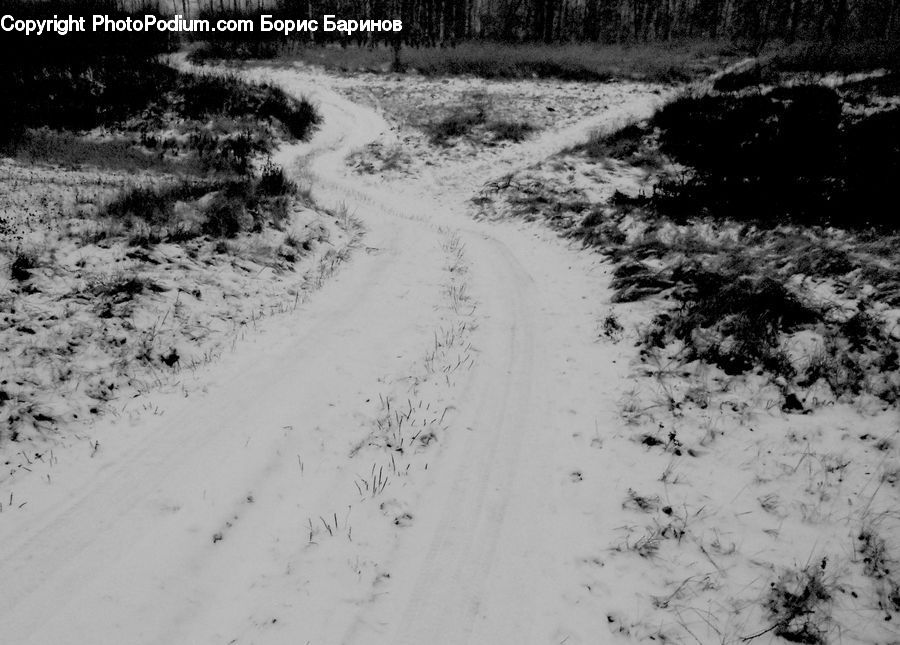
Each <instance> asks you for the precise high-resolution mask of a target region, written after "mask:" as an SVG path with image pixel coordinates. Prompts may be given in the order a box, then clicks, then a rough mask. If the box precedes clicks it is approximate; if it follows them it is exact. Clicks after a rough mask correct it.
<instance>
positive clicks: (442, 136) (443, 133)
mask: <svg viewBox="0 0 900 645" xmlns="http://www.w3.org/2000/svg"><path fill="white" fill-rule="evenodd" d="M486 121H487V109H486V107H485V106H484V105H482V104H480V103H476V104H474V105H461V106H457V107H455V108H453V109H451V110H450V112H449V113H448V114H447V115H446V116H444V117H443V118H441V119H438V120H435V121H431V122H429V123H427V124H425V125H424V126H423V129H424V130H425V132H426V133H427V134H428V136H429V137H430V138H431V142H432V143H434V144H437V145H446V144H447V142H448V141H449V140H450V139H454V138H456V137H462V136H465V135H467V134H469V132H471V131H472V129H473V128H474V127H475V126H479V125H482V124H484V123H485V122H486Z"/></svg>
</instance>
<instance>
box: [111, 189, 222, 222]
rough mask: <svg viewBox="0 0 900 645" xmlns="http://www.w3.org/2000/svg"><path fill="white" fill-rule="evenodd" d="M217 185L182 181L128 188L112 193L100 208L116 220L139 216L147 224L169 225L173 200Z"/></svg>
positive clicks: (185, 198) (200, 193) (192, 196)
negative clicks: (107, 201)
mask: <svg viewBox="0 0 900 645" xmlns="http://www.w3.org/2000/svg"><path fill="white" fill-rule="evenodd" d="M215 189H216V184H214V183H210V182H187V181H185V182H181V183H178V184H174V185H170V186H162V187H146V186H139V187H134V188H128V189H126V190H125V191H123V192H122V193H120V194H119V195H118V196H117V197H115V198H114V199H113V200H112V201H111V202H110V203H109V204H107V205H106V207H105V208H104V209H103V211H102V212H101V214H102V215H105V216H107V217H112V218H114V219H118V220H125V221H128V220H132V219H133V220H138V221H141V222H144V223H145V224H147V225H148V226H150V227H155V228H162V227H172V226H174V225H176V224H177V222H175V221H174V214H175V204H176V203H177V202H179V201H191V200H195V199H198V198H199V197H202V196H203V195H205V194H207V193H209V192H211V191H213V190H215Z"/></svg>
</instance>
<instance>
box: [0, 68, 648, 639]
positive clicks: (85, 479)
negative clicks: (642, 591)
mask: <svg viewBox="0 0 900 645" xmlns="http://www.w3.org/2000/svg"><path fill="white" fill-rule="evenodd" d="M246 73H247V74H248V75H250V76H252V77H254V78H260V77H267V78H270V79H271V80H273V81H275V82H277V83H279V84H280V85H282V86H283V87H284V88H285V89H286V90H288V91H289V92H294V93H297V94H304V95H307V96H311V97H312V98H313V99H314V101H315V102H316V103H317V104H318V106H319V109H320V111H321V112H322V113H323V116H324V123H323V126H322V128H321V129H320V131H319V132H318V134H317V135H316V137H315V138H314V139H313V141H312V142H310V143H309V144H300V145H297V146H291V147H288V148H285V149H283V150H282V151H281V152H280V154H279V157H278V159H276V161H278V162H279V163H281V164H283V165H285V166H286V167H288V168H289V169H296V168H297V167H298V166H297V164H298V163H302V165H303V167H304V168H305V169H306V171H307V172H308V173H309V174H310V176H311V177H312V180H313V187H314V194H315V197H316V199H317V201H318V202H319V203H321V204H322V205H324V206H326V207H332V208H339V207H341V206H345V207H347V208H348V209H349V210H350V211H351V212H355V213H356V214H357V215H358V216H359V217H360V218H361V219H362V220H363V222H364V224H365V226H366V229H367V233H366V237H365V240H364V244H365V247H366V248H365V249H364V250H363V249H361V250H360V251H359V252H357V254H356V255H355V256H354V258H353V259H352V261H351V262H350V263H349V264H348V265H347V266H346V267H345V268H344V269H343V270H342V271H341V272H340V273H339V274H338V275H337V276H336V277H335V278H334V279H333V280H332V281H330V282H329V283H328V284H327V285H326V286H325V287H324V288H323V289H322V290H321V291H320V292H318V293H317V294H316V295H315V296H314V297H313V298H311V299H310V300H309V302H308V303H307V304H305V305H304V306H302V307H301V308H300V309H298V311H297V312H296V313H294V314H291V315H285V316H281V317H277V318H274V319H271V320H268V321H266V323H265V325H263V326H262V328H261V331H260V333H259V334H257V335H255V336H253V337H251V338H249V339H248V340H247V341H245V342H243V343H241V344H239V345H238V346H237V347H236V349H235V351H234V353H233V354H232V355H229V356H227V357H225V358H223V359H222V360H221V361H219V362H217V363H216V364H214V365H212V366H210V367H209V368H208V373H207V374H206V376H205V377H206V378H207V379H208V381H209V384H208V387H206V391H204V392H198V393H194V394H192V395H191V396H190V397H188V398H184V397H183V396H181V395H180V393H178V392H169V393H168V394H160V395H158V398H157V401H156V402H155V404H154V407H155V408H156V409H157V410H158V412H159V413H158V414H144V415H142V416H141V417H140V418H138V419H137V420H136V421H135V422H133V423H129V422H127V420H126V419H124V418H118V419H110V420H108V421H106V422H104V425H102V426H100V427H97V428H95V429H94V431H92V438H93V439H94V440H95V441H99V447H96V449H95V447H94V446H90V447H89V446H88V445H87V444H85V446H84V451H83V452H84V455H82V456H80V457H78V458H76V457H75V456H71V457H70V456H68V455H65V454H63V455H58V456H57V460H56V461H55V462H54V463H53V464H52V470H48V471H47V475H48V476H47V477H46V478H43V479H42V478H39V477H37V476H35V477H32V478H31V479H30V480H27V481H25V482H22V483H20V484H18V485H17V488H16V490H15V491H11V492H12V493H13V494H14V498H13V499H12V500H11V502H12V503H11V504H10V505H7V504H5V502H6V501H7V500H5V499H4V500H2V501H4V507H3V508H4V512H3V513H2V514H0V545H2V548H0V552H2V554H3V558H2V560H0V581H2V583H0V584H2V594H0V642H3V643H11V644H12V643H15V644H26V643H32V644H46V645H51V644H53V645H60V644H66V643H72V644H76V643H79V644H80V643H84V644H88V643H90V644H91V645H100V644H102V643H110V644H117V645H120V644H126V643H127V644H139V643H140V644H143V643H160V644H162V643H166V644H171V643H185V644H201V643H204V644H205V643H220V644H225V643H257V644H262V643H292V644H295V643H300V644H302V643H312V644H317V643H322V644H331V643H361V644H362V643H364V644H374V643H386V644H387V643H391V644H393V643H409V644H416V643H454V644H461V643H559V642H567V643H570V644H571V643H581V642H603V638H604V635H606V636H607V637H608V634H609V631H608V628H607V625H606V623H607V618H606V615H605V614H604V613H603V612H599V611H597V610H596V607H595V606H593V605H589V604H585V603H582V602H580V601H579V598H580V597H581V596H578V595H577V594H575V593H574V591H573V590H575V589H577V587H578V585H579V582H578V581H579V580H580V579H581V577H582V576H583V574H584V571H585V568H590V567H592V566H600V565H599V564H598V563H596V562H592V561H591V560H590V558H589V555H590V554H591V553H593V552H594V551H596V549H597V545H605V544H609V543H611V542H612V541H613V540H614V536H613V533H612V532H613V530H614V529H615V528H616V527H615V526H612V525H611V526H610V527H609V531H610V533H609V535H598V534H597V533H596V531H595V529H594V527H595V525H596V524H595V522H594V520H593V518H596V517H598V516H603V515H604V514H608V515H609V516H610V517H611V516H613V515H615V513H616V511H617V509H618V508H619V507H620V499H621V496H620V495H615V496H606V495H604V494H603V491H604V490H606V489H608V488H620V486H619V485H618V483H617V482H618V481H619V479H620V478H621V477H622V476H623V475H624V472H623V471H624V470H625V469H623V465H622V464H620V463H617V462H616V459H615V457H614V456H613V455H607V454H606V453H605V452H604V450H603V449H602V444H603V437H604V435H605V433H607V432H608V431H609V429H610V427H611V426H612V425H613V424H616V423H617V422H618V419H617V414H616V401H617V400H618V399H619V398H620V396H621V393H622V391H623V388H625V387H626V386H627V379H626V378H625V376H626V368H627V366H626V365H625V364H624V363H625V362H626V360H627V358H625V356H626V354H627V349H626V348H620V347H618V346H615V345H610V344H603V343H597V342H596V338H597V325H598V321H599V319H600V318H601V316H602V314H603V312H604V303H605V302H608V295H609V292H608V274H607V272H606V269H605V267H603V266H602V265H601V264H600V258H599V257H597V256H596V255H594V254H591V253H586V252H577V251H575V250H572V249H570V248H567V247H566V246H565V245H564V244H562V243H561V242H559V241H558V240H556V239H555V238H553V237H552V235H550V234H548V233H543V232H541V231H539V230H538V229H536V228H523V227H522V226H517V225H510V224H490V223H483V222H475V221H472V220H471V219H470V218H468V217H467V215H466V212H465V208H464V203H465V200H466V199H468V198H469V197H471V196H472V195H473V194H474V193H475V192H476V191H477V190H478V189H479V188H480V187H481V185H482V184H483V183H484V182H485V181H486V180H488V179H490V178H492V177H495V176H500V175H503V174H505V173H508V172H511V171H512V170H513V169H515V168H518V167H521V166H522V165H526V164H528V163H530V162H533V161H537V160H539V159H542V158H545V157H546V156H548V155H549V154H552V153H553V152H554V151H556V150H559V149H562V148H565V147H567V146H570V145H573V144H575V143H577V142H579V141H582V140H584V139H585V138H586V137H587V135H588V134H589V132H590V131H591V130H592V129H594V128H596V127H603V126H614V125H621V123H622V122H623V121H625V120H627V119H629V118H634V117H636V116H646V115H648V114H649V113H650V111H651V109H652V106H653V105H654V103H655V102H658V101H659V100H661V97H660V96H659V95H656V94H651V93H649V92H648V94H647V95H646V96H642V97H635V98H633V100H632V101H631V102H623V103H622V104H621V105H619V106H618V107H617V108H616V109H614V110H606V111H598V116H597V118H595V119H592V120H590V121H588V122H584V123H580V124H579V125H578V126H577V127H572V128H568V129H566V130H565V131H556V132H547V133H544V134H543V135H541V136H539V137H537V138H536V139H534V140H532V141H530V142H526V143H524V144H521V145H517V146H513V147H511V148H509V149H508V151H507V152H505V153H504V154H503V155H502V156H501V157H499V158H498V157H496V156H494V157H492V159H491V160H490V162H489V163H485V162H479V160H478V159H474V160H472V162H471V163H467V164H464V165H459V166H457V167H451V168H441V169H431V170H430V171H429V172H427V173H426V170H425V169H424V168H423V169H421V175H420V179H419V180H418V181H410V182H408V184H409V185H406V186H398V185H396V184H395V185H390V186H387V185H383V186H382V185H378V184H377V183H375V182H374V181H371V180H369V181H364V180H362V179H360V178H359V177H351V176H349V175H348V171H347V170H346V168H345V166H344V158H345V156H346V155H347V154H348V153H349V152H350V151H352V150H354V149H356V148H358V147H360V146H362V145H364V144H366V143H368V142H370V141H374V140H378V139H379V138H382V139H386V138H390V137H391V136H392V132H391V131H390V128H389V126H388V124H387V123H386V122H385V121H384V120H383V118H382V117H381V116H380V115H379V114H378V113H376V112H375V111H373V110H370V109H369V108H366V107H362V106H359V105H356V104H353V103H350V102H349V101H347V100H345V99H343V98H341V97H340V96H339V95H338V94H337V93H335V92H333V91H331V90H329V89H328V87H327V83H326V78H325V77H324V76H322V75H318V74H316V73H314V72H310V71H306V70H301V69H292V68H279V69H274V68H273V69H253V70H248V71H247V72H246ZM614 91H615V89H614V86H611V92H614ZM391 402H393V403H391ZM392 405H393V407H391V406H392ZM404 420H405V422H406V424H407V425H406V426H405V427H404V426H403V423H404ZM417 422H418V423H419V425H418V426H417V425H416V423H417ZM386 428H387V430H386ZM416 430H418V432H416ZM407 433H408V434H407ZM423 433H425V434H423ZM389 434H390V437H389V436H388V435H389ZM425 436H431V438H430V439H429V440H428V441H424V440H423V438H424V437H425ZM391 437H393V438H391ZM397 437H399V438H400V439H401V441H400V443H398V442H397V441H396V438H397ZM73 452H74V451H73ZM42 463H43V462H42ZM43 473H44V471H41V476H42V477H43ZM20 500H21V501H23V502H26V505H25V506H22V507H21V508H20V507H19V506H18V504H19V503H20ZM624 584H625V583H624V581H622V580H617V579H615V576H610V587H609V588H607V589H596V590H595V591H594V592H592V593H600V594H605V595H608V596H609V597H615V596H618V595H620V594H624V593H625V592H626V589H625V588H624V587H623V586H621V585H624ZM616 586H619V588H618V589H617V588H615V587H616Z"/></svg>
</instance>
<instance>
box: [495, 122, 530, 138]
mask: <svg viewBox="0 0 900 645" xmlns="http://www.w3.org/2000/svg"><path fill="white" fill-rule="evenodd" d="M487 129H488V131H489V132H492V133H493V134H494V139H495V140H497V141H513V142H516V143H518V142H519V141H524V140H525V139H526V138H527V137H528V135H530V134H531V133H532V132H534V130H535V128H534V126H533V125H531V124H530V123H527V122H518V121H490V122H489V123H488V124H487Z"/></svg>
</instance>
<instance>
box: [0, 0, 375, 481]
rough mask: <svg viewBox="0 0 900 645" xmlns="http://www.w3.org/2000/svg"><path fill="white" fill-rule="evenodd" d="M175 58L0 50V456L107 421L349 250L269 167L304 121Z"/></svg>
mask: <svg viewBox="0 0 900 645" xmlns="http://www.w3.org/2000/svg"><path fill="white" fill-rule="evenodd" d="M130 10H132V11H134V12H136V13H147V12H151V11H153V10H155V8H154V7H151V6H150V5H147V6H143V7H142V6H135V7H130ZM7 13H9V14H12V15H14V16H16V17H17V18H26V17H31V18H44V17H52V16H53V15H54V14H57V15H69V14H72V15H75V16H79V15H87V16H90V15H91V14H93V13H102V14H108V15H111V16H113V17H123V16H126V15H129V14H127V13H125V12H124V11H123V10H122V9H121V8H120V7H119V5H118V4H117V3H115V2H110V1H108V0H91V1H90V2H87V3H85V2H73V1H69V0H61V1H59V2H52V3H32V2H21V1H20V0H0V14H7ZM176 46H177V43H173V42H171V41H170V40H169V39H168V37H166V36H165V35H161V34H158V33H151V34H141V33H137V34H136V33H126V34H107V35H103V34H92V33H90V32H88V33H87V34H77V33H71V34H67V35H66V36H64V37H59V36H56V37H54V36H52V35H51V36H45V37H41V38H37V37H34V36H32V37H25V36H24V35H18V34H15V33H11V34H5V35H4V37H3V39H2V45H0V47H2V54H3V55H2V60H0V82H2V83H3V87H4V90H5V96H4V101H3V105H2V110H3V115H2V116H3V118H2V119H0V171H2V172H0V346H2V347H3V350H2V358H0V445H3V444H6V443H7V442H9V441H19V442H28V441H32V440H36V439H38V438H40V437H42V436H53V435H55V434H56V432H57V431H58V430H59V429H60V428H62V427H65V426H66V425H67V424H69V423H71V422H72V421H76V420H79V419H80V420H87V419H90V418H91V417H92V416H93V415H98V414H104V413H111V412H113V413H114V412H117V408H122V406H123V405H127V402H126V403H123V401H124V400H126V399H127V397H126V396H125V393H130V394H129V395H128V396H130V395H131V394H133V393H135V392H147V391H151V390H152V389H153V388H154V387H158V386H161V385H163V384H165V383H166V382H168V380H169V378H170V375H172V374H174V373H176V372H178V371H180V370H182V369H185V368H193V367H196V366H198V365H201V364H203V363H205V362H207V361H209V360H211V359H212V358H214V357H215V356H216V355H218V353H220V352H221V351H222V347H223V344H224V343H225V342H226V339H228V340H229V341H231V340H234V338H236V337H237V336H239V335H241V334H242V333H243V330H244V329H245V328H246V325H247V324H255V321H256V320H258V319H259V318H260V317H262V316H265V315H269V314H271V313H274V312H276V311H282V310H286V309H290V308H293V307H295V306H297V303H298V302H299V301H300V300H301V298H302V297H304V294H305V293H306V292H307V291H309V290H310V289H313V288H315V287H317V286H319V284H320V283H321V279H322V277H323V276H325V275H327V274H328V271H330V270H331V269H329V268H328V267H333V266H335V265H336V264H337V259H338V258H339V257H343V254H344V251H345V249H346V248H348V245H350V244H352V243H353V241H354V240H355V239H356V236H357V235H358V232H359V227H358V226H356V225H355V223H354V222H353V221H352V218H348V217H340V216H333V215H329V214H326V213H319V212H317V211H316V210H315V209H314V208H313V205H312V203H311V201H310V199H309V195H310V193H309V188H310V186H309V185H308V182H307V181H306V180H304V179H302V177H301V176H300V175H298V174H297V171H296V169H295V170H291V171H290V172H289V171H287V170H285V169H283V168H281V167H280V166H278V165H276V164H274V163H272V161H271V159H270V158H271V155H273V154H274V153H275V152H276V149H277V148H278V147H280V146H283V145H290V144H292V143H294V142H297V141H301V140H305V139H307V138H308V137H309V136H310V134H311V133H312V131H313V130H314V128H315V127H316V125H317V123H318V121H319V115H318V114H317V113H316V111H315V110H314V108H313V106H312V105H311V104H310V103H309V102H308V101H306V100H304V99H302V98H296V97H293V96H289V95H288V94H286V93H285V92H284V91H282V90H281V89H280V88H278V87H275V86H272V85H268V84H260V83H253V82H247V81H245V80H243V79H241V78H240V77H239V76H237V75H236V74H225V73H221V71H218V70H215V71H210V72H208V73H204V74H193V73H188V72H185V71H181V70H179V69H176V68H174V67H172V66H170V65H169V64H168V62H167V59H166V56H167V55H168V54H169V53H170V52H171V51H172V50H173V49H174V48H175V47H176ZM329 240H330V241H331V243H332V244H334V247H333V248H331V247H329V246H327V245H326V246H324V247H322V246H321V243H322V242H325V241H329ZM326 255H329V256H330V257H329V258H327V259H326V258H325V256H326ZM260 275H263V276H267V277H266V279H265V280H262V281H260V280H259V278H258V276H260ZM11 464H12V462H9V463H8V464H7V465H8V466H10V473H14V472H15V470H16V468H18V467H20V466H22V467H25V466H27V464H26V463H25V462H22V463H19V464H18V465H11ZM4 476H5V475H4Z"/></svg>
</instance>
